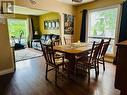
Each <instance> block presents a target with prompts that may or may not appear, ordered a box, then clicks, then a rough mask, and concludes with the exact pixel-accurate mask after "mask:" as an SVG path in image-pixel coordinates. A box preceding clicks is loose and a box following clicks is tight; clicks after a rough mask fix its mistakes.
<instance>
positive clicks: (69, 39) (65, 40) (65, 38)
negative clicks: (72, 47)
mask: <svg viewBox="0 0 127 95" xmlns="http://www.w3.org/2000/svg"><path fill="white" fill-rule="evenodd" d="M72 42H73V37H66V36H64V43H65V45H68V44H71V43H72Z"/></svg>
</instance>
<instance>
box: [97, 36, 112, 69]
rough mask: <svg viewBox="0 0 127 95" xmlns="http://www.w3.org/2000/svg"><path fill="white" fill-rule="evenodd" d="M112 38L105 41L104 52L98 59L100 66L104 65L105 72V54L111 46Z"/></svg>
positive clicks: (102, 51)
mask: <svg viewBox="0 0 127 95" xmlns="http://www.w3.org/2000/svg"><path fill="white" fill-rule="evenodd" d="M110 41H111V38H109V39H108V41H104V43H103V46H102V50H101V53H100V56H99V59H98V62H99V63H100V64H103V70H104V71H105V60H104V58H105V54H106V52H107V49H108V46H109V44H110Z"/></svg>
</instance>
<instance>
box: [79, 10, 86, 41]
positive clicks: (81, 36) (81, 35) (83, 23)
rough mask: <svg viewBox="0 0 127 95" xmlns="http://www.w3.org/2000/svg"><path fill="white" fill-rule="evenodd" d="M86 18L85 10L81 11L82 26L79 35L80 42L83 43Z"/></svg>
mask: <svg viewBox="0 0 127 95" xmlns="http://www.w3.org/2000/svg"><path fill="white" fill-rule="evenodd" d="M86 16H87V10H86V9H85V10H83V12H82V25H81V33H80V41H81V42H85V39H86Z"/></svg>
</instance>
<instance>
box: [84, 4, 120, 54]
mask: <svg viewBox="0 0 127 95" xmlns="http://www.w3.org/2000/svg"><path fill="white" fill-rule="evenodd" d="M112 8H118V13H117V20H116V29H115V44H116V43H117V41H118V38H119V31H120V24H121V23H120V22H121V15H122V11H121V10H122V7H121V4H117V5H113V6H108V7H103V8H97V9H92V10H88V29H87V31H88V32H89V30H90V22H91V21H90V20H91V19H90V13H91V12H95V11H102V10H106V9H112ZM88 32H87V33H86V39H87V42H88ZM115 52H116V47H115V49H113V55H112V54H108V55H110V56H114V54H115Z"/></svg>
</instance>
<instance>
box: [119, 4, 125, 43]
mask: <svg viewBox="0 0 127 95" xmlns="http://www.w3.org/2000/svg"><path fill="white" fill-rule="evenodd" d="M124 40H127V1H125V2H124V3H123V4H122V17H121V26H120V34H119V40H118V42H121V41H124Z"/></svg>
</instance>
